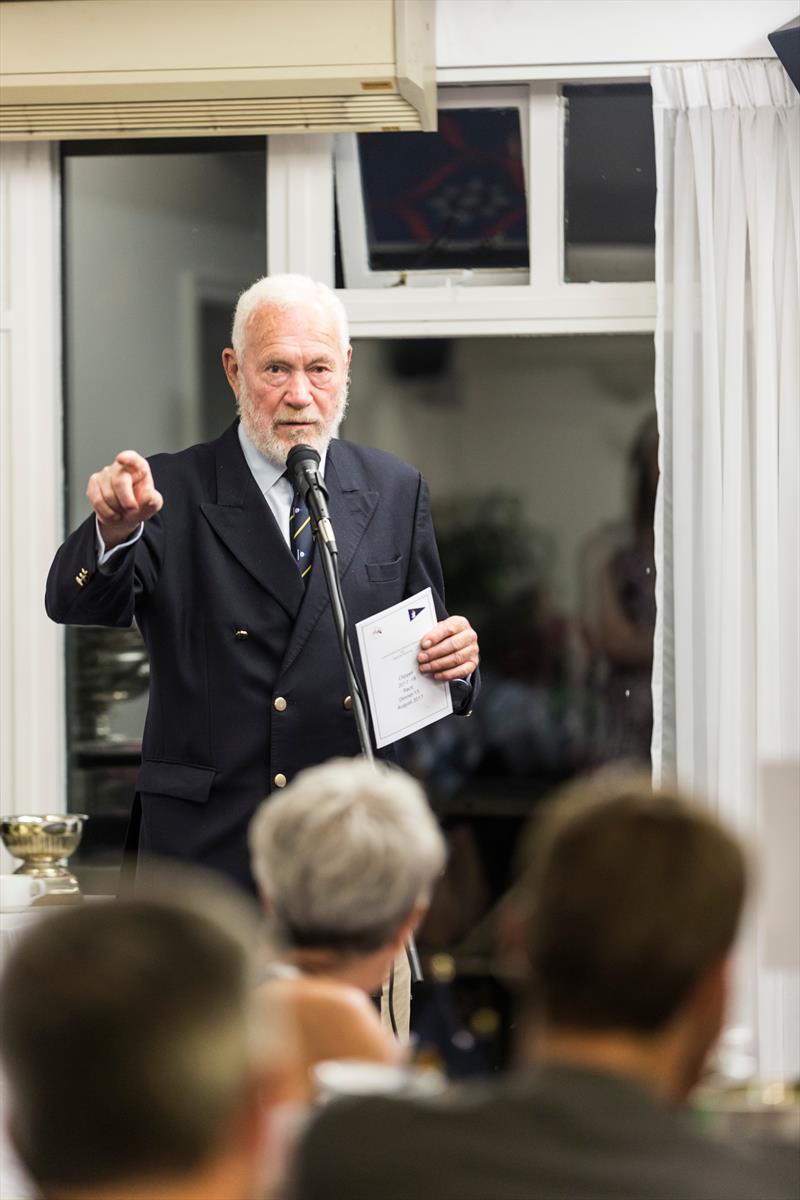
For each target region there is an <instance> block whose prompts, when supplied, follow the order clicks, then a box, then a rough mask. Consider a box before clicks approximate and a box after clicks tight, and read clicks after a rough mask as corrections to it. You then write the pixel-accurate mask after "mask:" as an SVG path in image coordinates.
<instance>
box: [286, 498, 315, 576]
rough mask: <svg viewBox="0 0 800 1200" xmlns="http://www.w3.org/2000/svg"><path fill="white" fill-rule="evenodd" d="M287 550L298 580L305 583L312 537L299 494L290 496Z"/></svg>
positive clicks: (307, 517) (311, 550)
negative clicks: (297, 574) (298, 576)
mask: <svg viewBox="0 0 800 1200" xmlns="http://www.w3.org/2000/svg"><path fill="white" fill-rule="evenodd" d="M289 548H290V550H291V551H292V554H293V555H294V560H295V562H296V563H297V569H298V571H299V572H300V578H301V579H302V580H303V583H307V582H308V573H309V571H310V570H311V566H312V559H313V557H314V535H313V533H312V532H311V517H310V516H309V515H308V509H307V508H306V502H305V500H304V499H303V498H302V496H301V495H300V493H299V492H295V494H294V495H293V496H292V507H291V509H290V510H289Z"/></svg>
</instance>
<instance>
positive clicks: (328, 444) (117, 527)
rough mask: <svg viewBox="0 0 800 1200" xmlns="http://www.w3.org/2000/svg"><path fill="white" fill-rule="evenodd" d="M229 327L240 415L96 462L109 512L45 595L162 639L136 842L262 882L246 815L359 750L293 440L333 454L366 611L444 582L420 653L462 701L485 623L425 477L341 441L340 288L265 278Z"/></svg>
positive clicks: (344, 540)
mask: <svg viewBox="0 0 800 1200" xmlns="http://www.w3.org/2000/svg"><path fill="white" fill-rule="evenodd" d="M232 342H233V346H232V348H228V349H226V350H224V351H223V354H222V361H223V365H224V368H225V373H226V375H227V378H228V382H229V383H230V385H231V388H232V389H233V392H234V394H235V396H236V402H237V409H238V418H239V419H238V420H237V421H235V422H234V423H233V424H232V425H231V426H230V428H229V429H228V430H227V431H226V432H225V433H224V434H223V435H222V437H220V438H219V439H217V440H216V441H213V442H208V443H205V444H202V445H197V446H192V447H190V448H189V449H187V450H183V451H181V452H180V453H178V454H157V455H155V456H154V457H153V458H152V459H150V460H147V459H145V458H143V457H142V456H141V455H140V454H138V453H136V451H134V450H124V451H123V452H122V453H120V454H118V455H117V457H116V459H115V460H114V462H113V463H110V464H109V465H108V466H106V467H103V469H102V470H100V471H98V472H97V473H96V474H94V475H92V477H91V479H90V480H89V486H88V488H87V495H88V497H89V500H90V502H91V505H92V508H93V510H94V512H93V514H92V515H91V516H90V517H89V518H88V519H87V520H86V521H85V522H84V523H83V524H82V525H81V526H80V527H79V528H78V529H77V530H76V531H75V532H74V533H73V534H72V535H71V536H70V537H69V538H68V539H67V541H66V542H65V544H64V545H63V546H62V547H61V549H60V550H59V551H58V554H57V555H56V558H55V560H54V562H53V566H52V568H51V570H50V575H49V578H48V583H47V597H46V604H47V612H48V614H49V615H50V617H52V619H53V620H55V621H59V622H63V623H67V624H75V625H111V626H128V625H130V624H131V622H132V621H133V620H135V621H136V623H137V625H138V626H139V629H140V630H141V632H142V635H143V637H144V640H145V643H146V645H147V649H148V651H149V654H150V703H149V708H148V713H147V719H146V722H145V728H144V739H143V747H142V765H141V769H140V771H139V776H138V780H137V793H136V802H135V805H134V812H133V819H132V822H131V830H130V834H129V846H130V847H131V848H134V847H138V851H139V855H140V857H141V856H148V855H159V856H162V857H163V856H167V857H170V856H172V857H176V858H180V859H184V860H191V861H194V862H199V863H203V864H204V865H206V866H209V867H212V868H215V869H217V870H219V871H221V872H223V873H225V874H227V875H228V876H231V877H232V878H233V879H235V880H236V881H238V882H239V883H240V884H241V885H243V886H245V887H247V888H252V887H253V882H252V878H251V875H250V866H249V861H248V852H247V836H246V835H247V826H248V822H249V820H250V818H251V816H252V815H253V813H254V811H255V809H256V807H257V806H258V804H259V803H260V801H261V800H262V799H263V797H264V796H265V795H267V794H268V793H269V792H270V791H272V790H273V789H274V788H283V787H285V785H286V784H287V782H289V781H290V780H291V779H293V778H294V776H295V775H296V774H297V773H298V771H300V770H302V769H303V768H304V767H307V766H310V765H313V764H314V763H318V762H322V761H324V760H325V759H328V758H331V757H333V756H342V755H356V754H358V752H359V742H358V737H357V730H356V726H355V721H354V718H353V713H352V704H351V699H350V697H349V696H348V695H347V691H348V688H347V677H346V673H345V668H344V666H343V664H342V661H341V657H340V653H339V647H338V644H337V640H336V635H335V630H334V624H333V620H332V614H331V609H330V604H329V601H328V595H327V590H326V586H325V580H324V576H323V572H322V569H321V567H322V564H321V562H320V561H319V555H315V554H314V548H313V544H311V542H310V540H309V541H306V540H305V538H306V537H307V532H301V530H300V526H301V525H302V524H303V523H304V519H305V514H304V513H302V512H301V514H300V516H299V520H298V514H297V512H296V510H297V508H298V503H297V501H296V498H295V497H293V485H292V484H291V483H290V482H289V480H288V479H287V477H286V475H285V473H284V472H285V466H286V455H287V453H288V451H289V450H290V449H291V448H292V446H294V445H298V444H306V445H310V446H312V447H314V448H315V449H316V450H317V451H318V452H319V454H320V456H321V460H322V463H321V466H322V473H323V475H324V479H325V485H326V487H327V490H328V492H329V509H330V514H331V520H332V522H333V525H334V528H335V530H336V535H337V541H338V545H339V566H340V571H341V575H342V586H343V591H344V596H345V601H346V604H347V608H348V611H349V615H350V618H351V621H353V622H355V621H359V620H362V619H363V618H365V617H368V616H370V615H372V614H373V613H375V612H379V611H381V610H382V609H384V608H387V607H389V606H390V605H392V604H396V603H398V602H399V601H401V600H403V599H405V598H406V597H407V596H412V595H414V594H415V593H416V592H419V591H420V590H422V589H423V588H426V587H428V586H430V588H431V589H432V592H433V596H434V599H435V604H436V609H437V616H438V617H439V618H440V619H439V621H438V623H437V624H436V625H435V626H434V627H433V629H431V630H430V632H429V633H428V634H427V635H426V636H425V638H424V640H423V642H422V644H421V646H420V650H419V669H420V671H422V672H425V673H428V674H432V675H433V677H434V678H435V679H437V680H446V681H448V682H449V683H450V685H451V689H452V691H453V707H454V710H455V711H456V712H457V713H465V712H466V711H467V710H468V709H469V707H470V704H471V701H472V698H473V695H474V692H475V689H476V686H477V675H476V670H477V666H478V658H479V653H478V640H477V637H476V634H475V631H474V630H473V629H472V627H471V625H470V623H469V621H468V620H467V619H466V618H465V617H461V616H447V613H446V610H445V607H444V588H443V582H442V572H441V566H440V563H439V554H438V551H437V548H436V541H435V537H434V532H433V526H432V523H431V517H430V508H429V496H428V489H427V487H426V485H425V482H424V480H423V479H422V477H421V475H420V474H419V472H418V471H416V470H414V469H413V468H412V467H410V466H408V465H407V464H405V463H403V462H400V461H399V460H398V459H396V458H394V457H392V456H391V455H389V454H384V453H382V452H380V451H378V450H373V449H367V448H365V447H363V446H356V445H353V444H351V443H348V442H345V441H339V440H338V439H337V438H336V434H337V430H338V428H339V424H340V422H341V419H342V416H343V413H344V408H345V403H346V397H347V381H348V369H349V366H350V357H351V347H350V345H349V339H348V333H347V319H346V316H345V312H344V308H343V306H342V304H341V303H340V301H339V300H338V299H337V297H336V296H335V295H334V293H333V292H332V291H330V289H328V288H327V287H325V286H324V285H323V284H319V283H315V282H314V281H313V280H311V279H308V278H305V277H303V276H297V275H284V276H274V277H271V278H269V277H268V278H264V279H260V280H258V281H257V282H256V283H254V284H253V285H252V286H251V287H250V288H249V289H248V290H247V291H246V292H244V293H243V295H242V296H241V297H240V298H239V302H238V305H237V307H236V313H235V317H234V322H233V334H232ZM295 535H297V537H295ZM299 546H304V547H305V548H304V549H303V551H302V554H301V552H300V550H299V549H298V547H299ZM309 566H310V569H309ZM388 755H389V756H391V748H390V749H389V752H388Z"/></svg>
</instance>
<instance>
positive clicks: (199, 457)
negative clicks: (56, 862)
mask: <svg viewBox="0 0 800 1200" xmlns="http://www.w3.org/2000/svg"><path fill="white" fill-rule="evenodd" d="M231 435H232V427H230V428H228V429H226V430H225V432H224V433H223V434H222V435H221V436H220V437H217V438H213V439H212V440H211V441H207V442H196V443H195V444H194V445H192V446H186V447H184V448H183V449H182V450H174V451H159V452H158V453H157V454H148V455H147V461H148V462H149V464H150V469H151V471H152V472H153V479H154V480H155V481H156V484H157V485H158V480H159V479H162V480H168V479H181V480H183V479H187V478H201V477H205V476H206V475H209V476H212V477H213V475H214V473H215V471H216V459H217V451H218V449H219V447H220V446H221V445H222V444H223V443H224V442H225V441H226V440H227V439H229V438H230V437H231Z"/></svg>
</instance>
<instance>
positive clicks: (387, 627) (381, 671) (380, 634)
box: [356, 588, 453, 749]
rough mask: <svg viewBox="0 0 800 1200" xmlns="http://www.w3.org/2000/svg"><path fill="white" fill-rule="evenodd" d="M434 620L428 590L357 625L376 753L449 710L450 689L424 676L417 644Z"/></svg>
mask: <svg viewBox="0 0 800 1200" xmlns="http://www.w3.org/2000/svg"><path fill="white" fill-rule="evenodd" d="M436 622H437V617H436V609H435V608H434V606H433V594H432V592H431V589H430V588H425V590H424V591H422V592H418V593H417V595H416V596H409V598H408V599H407V600H402V601H401V602H400V604H394V605H392V607H391V608H386V609H384V610H383V612H379V613H375V614H374V616H372V617H367V619H366V620H365V621H359V622H358V623H357V625H356V633H357V635H358V645H359V649H360V650H361V661H362V663H363V664H364V677H365V681H366V685H367V697H368V699H369V708H370V712H371V714H372V726H373V729H374V731H375V745H376V746H377V748H378V749H380V748H381V747H382V746H388V745H389V743H390V742H396V741H397V740H398V738H404V737H408V735H409V734H410V733H414V732H415V730H417V729H423V728H424V727H425V726H426V725H431V724H433V722H434V721H440V720H441V719H442V717H447V716H449V715H450V713H451V712H452V711H453V700H452V697H451V695H450V685H449V684H447V683H440V682H438V680H436V679H434V678H433V676H431V675H423V674H422V672H421V671H420V669H419V663H418V662H417V654H418V653H419V644H420V642H421V640H422V639H423V638H424V636H425V634H426V633H428V631H429V630H430V629H432V628H433V626H434V625H435V624H436Z"/></svg>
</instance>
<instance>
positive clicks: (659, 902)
mask: <svg viewBox="0 0 800 1200" xmlns="http://www.w3.org/2000/svg"><path fill="white" fill-rule="evenodd" d="M524 844H525V847H526V850H525V855H524V858H525V862H524V864H523V872H524V873H523V877H522V880H521V882H520V884H519V885H518V889H517V901H518V902H519V901H522V902H523V903H524V904H526V905H527V915H526V921H525V923H526V931H527V936H526V941H527V954H528V959H529V963H530V967H531V969H532V982H533V997H534V1001H535V1006H536V1009H537V1013H538V1017H539V1020H540V1033H541V1036H540V1041H539V1045H540V1048H542V1049H543V1050H544V1051H545V1052H550V1051H555V1052H557V1053H558V1052H561V1051H566V1052H567V1053H569V1054H573V1053H574V1054H575V1055H576V1056H578V1057H582V1056H587V1057H594V1058H596V1059H597V1061H598V1063H599V1064H600V1065H602V1062H603V1060H604V1059H607V1062H606V1065H609V1066H613V1065H615V1064H616V1065H618V1066H619V1067H620V1068H622V1069H624V1068H625V1066H626V1064H627V1065H628V1066H630V1067H631V1068H632V1069H634V1070H636V1069H637V1068H641V1070H642V1071H643V1072H644V1073H645V1074H649V1075H650V1076H651V1077H652V1081H653V1082H654V1083H656V1084H657V1086H659V1087H660V1089H661V1090H662V1091H665V1092H667V1093H668V1094H669V1095H670V1096H671V1097H672V1098H682V1097H683V1096H685V1095H686V1093H687V1092H688V1090H689V1089H690V1088H691V1087H692V1086H693V1085H694V1083H696V1081H697V1079H698V1077H699V1074H700V1072H701V1070H702V1067H703V1063H704V1061H705V1059H706V1056H707V1054H708V1052H709V1050H710V1049H711V1047H712V1046H713V1044H714V1042H715V1041H716V1039H717V1036H718V1035H719V1032H720V1029H721V1025H722V1021H723V1019H724V1013H725V1005H726V1000H727V966H728V958H729V955H730V951H731V948H732V945H733V942H734V938H735V936H736V931H737V927H738V923H739V918H740V914H741V909H742V905H743V901H744V897H745V891H746V864H745V857H744V854H743V851H742V848H741V846H740V845H739V844H738V842H737V841H736V839H735V838H734V837H733V836H732V835H731V834H730V833H728V832H727V831H726V830H725V829H724V828H722V826H721V825H720V824H719V823H718V822H717V821H716V820H715V819H714V818H713V817H712V816H710V815H709V814H708V813H707V812H705V811H703V810H702V809H701V808H699V807H697V806H696V805H694V804H691V803H690V802H688V801H687V800H686V799H684V798H683V797H681V796H680V795H678V794H677V793H675V792H673V791H670V790H667V789H663V790H653V789H652V787H651V786H650V783H649V780H648V779H647V778H646V777H642V776H639V775H636V774H633V773H627V772H626V773H620V772H619V771H613V770H609V769H605V770H604V771H602V772H599V773H598V774H597V775H596V776H595V777H594V778H590V779H587V780H583V781H580V782H579V783H577V784H573V785H571V786H570V787H569V788H568V789H566V790H565V792H564V793H562V794H561V796H560V797H559V798H556V799H555V800H554V802H552V803H551V804H550V805H548V806H547V807H546V809H545V811H544V812H543V814H542V817H541V820H540V821H539V822H538V823H537V825H536V826H535V827H534V828H533V829H532V831H531V833H530V834H529V836H528V838H527V839H526V842H525V843H524Z"/></svg>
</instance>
